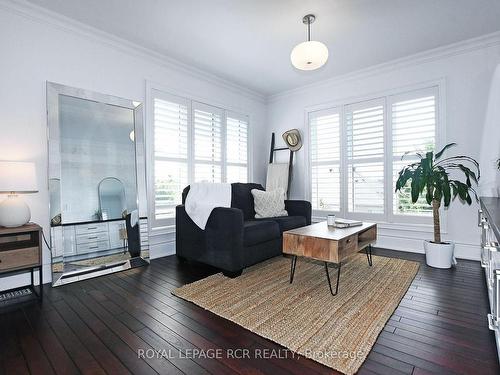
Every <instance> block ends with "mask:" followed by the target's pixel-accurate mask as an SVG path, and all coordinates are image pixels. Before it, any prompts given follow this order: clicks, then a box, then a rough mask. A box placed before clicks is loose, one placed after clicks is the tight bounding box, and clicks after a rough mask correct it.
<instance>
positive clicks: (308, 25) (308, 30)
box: [307, 20, 311, 42]
mask: <svg viewBox="0 0 500 375" xmlns="http://www.w3.org/2000/svg"><path fill="white" fill-rule="evenodd" d="M307 41H308V42H310V41H311V20H308V21H307Z"/></svg>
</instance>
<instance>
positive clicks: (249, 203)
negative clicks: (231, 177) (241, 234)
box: [231, 183, 264, 220]
mask: <svg viewBox="0 0 500 375" xmlns="http://www.w3.org/2000/svg"><path fill="white" fill-rule="evenodd" d="M252 189H258V190H264V188H263V187H262V185H260V184H251V183H249V184H243V183H234V184H231V207H232V208H239V209H240V210H242V211H243V220H249V219H253V218H254V217H255V208H254V203H253V195H252V193H251V190H252Z"/></svg>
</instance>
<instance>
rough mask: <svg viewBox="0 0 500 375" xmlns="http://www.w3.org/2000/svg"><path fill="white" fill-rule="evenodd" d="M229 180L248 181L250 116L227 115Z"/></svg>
mask: <svg viewBox="0 0 500 375" xmlns="http://www.w3.org/2000/svg"><path fill="white" fill-rule="evenodd" d="M226 160H227V175H226V181H227V182H248V172H247V171H248V117H247V116H241V115H237V114H235V113H228V114H227V117H226Z"/></svg>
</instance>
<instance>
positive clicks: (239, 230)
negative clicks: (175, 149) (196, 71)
mask: <svg viewBox="0 0 500 375" xmlns="http://www.w3.org/2000/svg"><path fill="white" fill-rule="evenodd" d="M252 189H260V190H264V188H263V187H262V185H259V184H242V183H234V184H231V208H223V207H217V208H215V209H214V210H213V211H212V213H211V214H210V217H209V219H208V222H207V225H206V227H205V230H202V229H200V228H199V227H198V226H197V225H196V224H195V223H194V222H193V221H192V220H191V219H190V218H189V216H188V215H187V213H186V210H185V208H184V202H185V200H186V196H187V193H188V192H189V186H188V187H186V188H185V189H184V191H183V192H182V205H179V206H177V207H176V219H175V225H176V253H177V256H178V257H179V259H181V260H185V259H190V260H195V261H198V262H202V263H206V264H209V265H211V266H214V267H217V268H220V269H221V270H222V271H223V273H224V274H225V275H226V276H230V277H236V276H238V275H240V274H241V272H242V270H243V268H245V267H248V266H251V265H253V264H256V263H259V262H262V261H263V260H266V259H269V258H272V257H274V256H277V255H280V254H281V242H282V233H283V232H284V231H286V230H290V229H293V228H298V227H302V226H304V225H309V224H311V203H309V202H307V201H297V200H287V201H285V208H286V210H287V211H288V215H289V216H283V217H276V218H266V219H255V210H254V203H253V195H252V193H251V190H252Z"/></svg>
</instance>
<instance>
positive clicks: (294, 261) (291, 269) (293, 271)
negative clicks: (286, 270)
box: [290, 255, 297, 284]
mask: <svg viewBox="0 0 500 375" xmlns="http://www.w3.org/2000/svg"><path fill="white" fill-rule="evenodd" d="M296 265H297V255H294V256H293V257H292V264H291V265H290V284H291V283H292V282H293V275H294V274H295V266H296Z"/></svg>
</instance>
